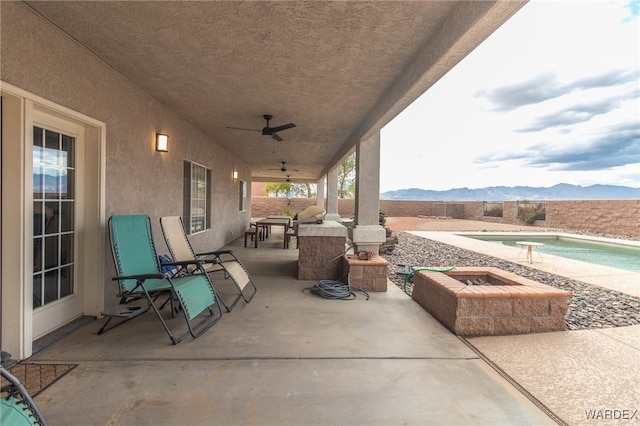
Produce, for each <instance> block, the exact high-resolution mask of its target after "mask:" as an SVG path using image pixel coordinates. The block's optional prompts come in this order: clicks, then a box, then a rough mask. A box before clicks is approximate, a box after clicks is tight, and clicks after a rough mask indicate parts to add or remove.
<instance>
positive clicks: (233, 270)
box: [160, 216, 258, 312]
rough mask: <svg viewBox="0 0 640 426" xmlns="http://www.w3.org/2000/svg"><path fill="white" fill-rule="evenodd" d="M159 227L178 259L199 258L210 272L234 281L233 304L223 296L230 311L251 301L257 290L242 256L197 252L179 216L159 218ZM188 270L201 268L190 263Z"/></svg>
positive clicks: (172, 254) (226, 253)
mask: <svg viewBox="0 0 640 426" xmlns="http://www.w3.org/2000/svg"><path fill="white" fill-rule="evenodd" d="M160 227H161V228H162V234H163V235H164V240H165V241H166V243H167V247H169V251H170V252H171V257H172V258H173V260H174V261H175V262H186V261H191V262H193V261H194V260H195V261H199V262H201V265H202V267H203V269H204V271H205V272H206V273H207V274H214V273H222V274H223V277H224V279H230V280H231V281H233V283H234V284H235V287H236V288H237V290H238V294H237V295H236V296H235V298H234V299H233V301H232V302H231V303H230V304H227V303H225V302H224V300H222V298H220V301H221V302H222V304H223V305H224V306H225V307H226V308H227V311H228V312H231V310H232V309H233V307H234V306H235V305H236V304H237V303H238V301H240V299H243V300H244V301H245V302H246V303H249V302H250V301H251V299H253V296H254V295H255V294H256V292H257V290H258V289H257V288H256V286H255V284H254V283H253V280H252V279H251V276H250V275H249V273H248V272H247V269H246V268H245V267H244V265H243V264H242V262H240V259H238V257H237V256H236V255H235V254H234V253H233V251H231V250H218V251H210V252H205V253H195V252H194V251H193V248H192V247H191V243H189V239H188V238H187V233H186V232H185V230H184V229H185V228H184V224H183V222H182V218H181V217H180V216H167V217H162V218H160ZM188 269H189V271H188V272H189V273H193V272H198V271H199V269H197V268H194V267H193V266H189V267H188Z"/></svg>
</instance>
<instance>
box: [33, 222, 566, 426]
mask: <svg viewBox="0 0 640 426" xmlns="http://www.w3.org/2000/svg"><path fill="white" fill-rule="evenodd" d="M276 232H277V231H276ZM276 240H277V238H276V239H274V240H273V241H270V242H266V243H265V244H263V245H261V246H260V248H258V249H255V248H251V247H249V248H244V247H243V244H242V240H241V239H238V240H236V241H234V242H232V243H230V244H229V245H228V246H227V247H226V248H229V249H232V250H234V252H235V253H236V254H238V256H239V257H240V258H242V259H243V261H245V263H246V265H247V267H248V269H249V271H250V273H251V274H252V276H253V278H254V281H255V282H256V285H257V286H258V288H259V290H258V293H257V294H256V296H255V298H254V299H253V301H252V302H251V303H250V304H248V305H246V304H244V303H242V304H240V305H238V306H237V307H236V308H235V309H234V310H233V312H231V313H228V314H225V316H224V317H223V319H222V320H221V321H220V322H219V323H218V324H216V325H215V326H214V327H213V328H212V329H211V330H209V331H208V332H207V333H206V334H205V335H203V336H202V337H200V338H198V339H187V340H186V341H184V342H182V343H181V344H180V345H177V346H173V345H171V343H170V341H169V339H168V338H167V336H166V334H165V333H164V331H163V330H162V328H161V326H160V324H159V322H158V320H157V319H156V318H155V316H154V315H153V314H152V313H148V314H145V315H143V316H142V317H140V318H138V319H136V320H134V321H132V322H130V323H128V324H125V325H123V326H122V327H119V328H116V329H114V330H112V331H109V332H107V333H106V334H104V335H101V336H98V335H96V334H95V333H96V331H97V330H98V328H99V327H100V325H101V324H102V321H103V320H97V321H94V322H93V323H90V324H89V325H87V326H85V327H83V328H82V329H80V330H79V331H76V332H75V333H73V334H72V335H70V336H67V337H65V338H63V339H61V340H60V341H58V342H57V343H55V344H53V345H52V346H50V347H48V348H46V349H45V350H43V351H41V352H40V353H38V354H36V355H35V356H34V357H32V359H31V360H30V361H31V362H36V363H68V364H78V366H77V367H76V368H75V369H74V370H73V371H71V372H70V373H69V374H67V375H66V376H65V377H64V378H63V379H61V380H60V381H59V382H57V383H55V384H54V385H53V386H51V387H50V388H48V389H47V390H45V391H44V392H43V393H41V394H40V395H39V396H38V397H37V400H36V402H37V403H38V405H39V406H40V408H41V410H42V411H43V412H44V414H45V417H46V419H47V421H48V422H49V424H54V425H55V424H66V425H100V424H122V425H134V424H136V425H140V424H163V425H171V424H188V425H205V424H224V425H301V424H305V425H328V424H336V425H338V424H344V425H399V424H413V425H418V424H419V425H425V424H434V425H443V424H456V425H461V424H473V425H483V424H484V425H496V424H535V425H543V424H555V422H554V421H553V420H552V418H550V417H549V416H547V414H545V412H544V411H543V410H542V409H541V408H539V407H538V406H536V405H535V404H534V403H533V402H532V401H531V400H529V399H527V397H526V396H525V395H523V394H522V393H520V392H519V391H518V390H517V389H516V388H515V387H513V385H512V384H510V383H509V382H508V381H507V380H506V379H505V378H503V377H502V376H501V375H500V374H498V373H497V372H496V371H495V370H494V369H492V368H491V367H490V366H489V364H487V363H486V362H485V361H484V360H483V359H482V358H481V357H480V356H479V355H478V354H477V353H475V352H474V351H473V350H471V349H470V348H469V347H468V346H467V345H465V343H464V342H463V341H462V340H459V339H458V338H457V337H456V336H454V335H453V334H451V333H450V332H449V331H448V330H447V329H445V328H444V327H443V326H442V325H440V323H438V322H437V321H436V320H435V319H433V318H432V317H431V316H430V315H429V314H427V313H426V312H425V311H424V310H423V309H422V308H421V307H420V306H419V305H418V304H416V303H415V302H414V301H412V300H411V299H410V298H409V297H407V296H406V295H405V294H404V293H403V292H402V291H401V290H399V289H398V288H397V287H395V286H394V285H390V286H389V290H388V291H387V292H385V293H372V294H370V295H369V296H370V298H369V299H367V297H365V295H364V294H362V293H359V292H356V294H357V298H356V299H355V300H352V301H340V300H326V299H321V298H319V297H318V296H315V295H311V294H309V293H308V292H304V291H303V289H304V288H305V287H309V286H311V285H313V284H314V282H312V281H301V280H298V279H296V277H295V276H296V259H297V250H295V249H293V248H292V249H289V250H282V249H280V248H278V247H279V243H278V242H277V241H276Z"/></svg>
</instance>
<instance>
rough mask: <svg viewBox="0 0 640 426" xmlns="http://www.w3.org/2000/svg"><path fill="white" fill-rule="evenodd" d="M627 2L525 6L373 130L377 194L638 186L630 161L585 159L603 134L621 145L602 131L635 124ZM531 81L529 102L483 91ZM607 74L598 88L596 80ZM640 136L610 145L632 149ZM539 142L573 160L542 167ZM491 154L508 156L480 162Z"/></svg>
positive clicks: (633, 47)
mask: <svg viewBox="0 0 640 426" xmlns="http://www.w3.org/2000/svg"><path fill="white" fill-rule="evenodd" d="M627 3H628V2H610V1H607V2H605V1H593V2H543V1H536V2H529V3H528V4H526V5H525V6H524V7H523V8H522V9H521V10H520V11H519V12H518V13H517V14H516V15H515V16H514V17H512V18H511V19H510V20H509V21H507V22H506V23H505V24H504V25H503V26H502V27H501V28H500V29H498V31H496V33H494V34H493V35H492V36H491V37H489V38H488V39H487V40H486V41H485V42H484V43H483V44H482V45H481V46H480V47H478V48H477V49H476V50H475V51H474V52H472V53H471V54H470V55H468V56H467V58H465V59H464V61H463V62H461V63H460V64H459V65H458V66H456V67H455V68H454V69H453V70H451V71H450V72H449V73H448V74H447V75H445V76H444V77H443V78H442V79H441V80H440V81H439V82H438V83H436V85H434V86H433V87H432V88H431V89H430V90H429V91H427V93H425V94H424V95H423V96H422V97H421V98H419V99H418V100H417V101H416V102H414V104H413V105H411V106H410V107H409V108H407V110H405V111H404V112H403V113H402V114H401V115H400V116H398V117H397V118H396V119H395V120H394V121H392V122H391V123H389V124H388V125H387V126H386V127H385V128H384V129H383V131H382V152H381V157H382V160H381V182H380V186H381V191H382V192H384V191H388V190H393V189H401V188H410V187H418V188H424V189H434V190H444V189H450V188H456V187H465V186H466V187H470V188H478V187H484V186H494V185H508V186H515V185H528V186H552V185H555V184H558V183H572V184H577V185H590V184H595V183H600V184H621V185H629V186H634V187H639V186H640V165H639V164H624V158H617V159H616V161H615V162H612V161H609V162H607V161H601V164H605V166H602V168H601V169H593V170H589V167H587V166H585V165H584V162H585V161H587V157H588V154H589V152H587V151H585V148H584V147H585V146H593V147H594V149H595V148H596V147H598V148H599V151H598V154H599V155H603V152H604V153H605V155H606V152H607V151H606V150H604V151H603V149H602V146H606V144H605V142H606V143H609V144H612V146H613V145H615V146H617V147H620V146H621V144H623V142H622V141H621V140H620V139H619V138H618V139H616V136H617V135H616V133H617V132H615V131H613V130H611V131H610V133H611V134H609V135H604V136H603V135H602V133H603V132H604V131H605V130H606V129H616V128H620V127H621V126H627V127H628V126H631V127H632V128H635V129H636V130H638V129H640V99H639V98H638V96H637V95H638V91H639V89H640V80H639V78H640V74H639V73H640V25H639V21H640V20H639V19H638V18H637V17H635V19H628V18H629V16H630V8H629V7H627V6H626V5H627ZM625 72H626V73H627V74H626V76H627V77H628V76H629V74H628V73H629V72H632V73H635V74H633V77H634V78H631V79H629V78H626V80H625V79H623V78H622V79H621V78H619V77H620V76H623V75H624V73H625ZM603 77H607V78H608V79H604V78H603ZM616 78H617V79H616ZM535 79H539V80H540V81H539V83H538V84H539V87H537V88H536V87H534V90H533V91H531V92H530V95H531V96H532V98H535V97H536V96H538V95H541V96H540V97H541V99H540V102H537V103H525V104H524V105H523V106H520V107H518V108H515V109H502V110H501V111H496V110H495V109H496V108H495V104H494V103H492V102H490V100H489V99H488V98H487V97H486V96H482V93H484V94H485V95H486V94H487V93H491V92H492V91H495V90H499V89H500V88H503V87H508V86H511V85H522V84H523V83H526V82H528V81H534V80H535ZM585 79H588V80H585ZM605 80H606V82H607V84H605V85H604V86H603V85H602V84H600V85H599V84H596V83H598V82H600V81H605ZM623 80H624V81H623ZM625 81H626V82H625ZM577 82H580V83H581V84H576V83H577ZM556 89H560V90H561V91H560V92H558V93H555V92H553V91H554V90H556ZM545 93H553V94H554V96H551V97H545V96H544V95H545ZM479 94H480V96H479ZM627 127H625V128H627ZM523 130H527V131H523ZM639 133H640V131H637V132H635V134H636V139H635V141H634V140H633V138H631V140H630V141H628V142H626V143H628V144H629V145H630V146H628V147H627V149H626V150H619V152H627V153H631V155H630V156H629V157H628V158H634V157H637V156H638V155H640V140H638V138H637V135H638V134H639ZM632 134H633V132H632ZM607 136H608V137H609V138H608V139H607ZM596 137H597V138H596ZM596 139H597V140H600V141H601V142H600V145H598V144H597V143H596ZM602 141H604V142H602ZM590 144H591V145H590ZM545 146H546V147H549V149H548V151H554V152H555V151H557V152H563V153H565V154H566V155H568V158H569V159H570V158H571V155H574V153H575V155H578V154H580V158H579V159H578V158H576V159H577V160H579V161H582V162H583V167H577V166H575V167H573V166H572V165H571V164H569V163H563V165H564V166H566V167H565V169H563V168H562V167H558V164H556V163H549V164H545V163H544V160H545V158H546V157H547V156H548V155H549V154H550V152H546V151H539V155H536V149H538V150H540V149H542V148H543V147H545ZM551 148H553V149H551ZM494 154H503V155H504V157H505V158H513V159H510V160H502V161H500V162H492V161H484V162H481V161H480V162H479V161H478V159H483V158H485V159H486V158H487V157H490V156H491V155H494ZM633 154H635V155H633ZM518 157H522V158H518ZM536 157H538V158H536ZM549 158H550V159H552V160H554V161H557V160H558V159H559V157H549ZM589 158H591V157H589ZM561 160H562V161H567V157H563V158H562V159H561ZM609 163H611V164H609ZM594 164H595V163H594ZM606 164H609V165H608V166H606ZM572 168H577V169H580V168H581V169H582V170H572Z"/></svg>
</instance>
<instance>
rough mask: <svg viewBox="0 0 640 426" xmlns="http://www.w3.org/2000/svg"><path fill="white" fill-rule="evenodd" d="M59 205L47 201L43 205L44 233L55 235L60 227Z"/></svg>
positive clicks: (55, 202)
mask: <svg viewBox="0 0 640 426" xmlns="http://www.w3.org/2000/svg"><path fill="white" fill-rule="evenodd" d="M59 211H60V203H58V202H57V201H47V202H46V203H44V216H45V217H44V233H45V234H55V233H57V232H58V225H60V214H59Z"/></svg>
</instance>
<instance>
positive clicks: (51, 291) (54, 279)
mask: <svg viewBox="0 0 640 426" xmlns="http://www.w3.org/2000/svg"><path fill="white" fill-rule="evenodd" d="M59 272H60V270H59V269H54V270H52V271H48V272H45V273H44V304H45V305H46V304H47V303H49V302H53V301H55V300H58V273H59Z"/></svg>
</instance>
